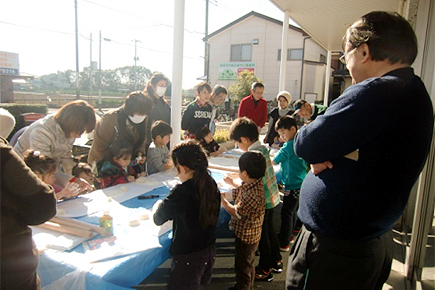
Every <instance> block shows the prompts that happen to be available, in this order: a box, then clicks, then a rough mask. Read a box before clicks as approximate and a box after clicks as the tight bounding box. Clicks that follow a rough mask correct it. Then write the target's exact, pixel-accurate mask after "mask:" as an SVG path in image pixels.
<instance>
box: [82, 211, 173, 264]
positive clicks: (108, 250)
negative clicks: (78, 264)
mask: <svg viewBox="0 0 435 290" xmlns="http://www.w3.org/2000/svg"><path fill="white" fill-rule="evenodd" d="M114 227H115V237H116V239H114V241H112V242H110V243H109V242H102V243H101V244H100V245H99V248H98V249H90V248H89V247H88V242H84V244H83V246H84V248H85V250H86V251H85V255H86V258H87V259H88V261H89V262H91V263H94V262H98V261H102V260H106V259H111V258H115V257H119V256H124V255H128V254H133V253H137V252H142V251H146V250H149V249H154V248H161V247H162V246H161V244H160V242H159V236H161V235H163V234H164V233H166V232H168V231H169V230H171V229H172V222H167V223H165V224H163V225H161V226H156V225H155V224H154V222H153V221H152V219H148V220H145V221H143V220H141V221H140V224H139V225H138V226H135V227H131V226H129V225H128V223H126V222H125V220H123V221H122V222H121V223H116V224H114Z"/></svg>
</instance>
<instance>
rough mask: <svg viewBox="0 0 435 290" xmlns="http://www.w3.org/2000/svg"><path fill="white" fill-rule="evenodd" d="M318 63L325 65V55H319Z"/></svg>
mask: <svg viewBox="0 0 435 290" xmlns="http://www.w3.org/2000/svg"><path fill="white" fill-rule="evenodd" d="M320 62H321V63H326V55H323V54H320Z"/></svg>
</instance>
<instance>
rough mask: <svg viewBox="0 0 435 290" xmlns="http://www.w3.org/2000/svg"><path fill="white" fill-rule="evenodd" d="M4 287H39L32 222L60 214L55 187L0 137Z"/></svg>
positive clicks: (0, 203) (2, 269) (0, 200)
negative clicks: (36, 172)
mask: <svg viewBox="0 0 435 290" xmlns="http://www.w3.org/2000/svg"><path fill="white" fill-rule="evenodd" d="M0 152H1V155H0V162H1V168H0V174H1V176H0V180H1V198H0V206H1V209H0V214H1V218H0V220H1V227H0V229H1V240H0V244H1V248H0V260H1V268H0V275H1V277H0V279H1V280H0V283H1V289H20V290H23V289H24V290H27V289H28V290H30V289H31V290H35V289H37V284H38V280H39V279H38V278H37V275H36V267H37V266H38V256H37V251H36V249H35V248H34V246H33V240H32V230H31V229H30V228H29V227H28V226H29V225H38V224H42V223H44V222H46V221H48V220H49V219H51V218H52V217H53V216H54V215H55V214H56V198H55V196H54V189H53V188H52V187H51V186H49V185H47V184H45V183H44V182H42V181H41V180H40V179H39V178H38V177H37V176H36V175H35V174H34V173H33V172H32V170H31V169H30V168H29V167H27V166H26V164H25V163H24V161H23V160H22V159H21V158H20V157H19V156H18V154H17V153H16V152H15V151H13V150H12V147H10V146H8V143H7V141H6V139H4V138H3V137H0Z"/></svg>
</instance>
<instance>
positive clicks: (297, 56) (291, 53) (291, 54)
mask: <svg viewBox="0 0 435 290" xmlns="http://www.w3.org/2000/svg"><path fill="white" fill-rule="evenodd" d="M302 54H303V51H302V49H287V60H301V59H302ZM280 60H281V49H278V61H280Z"/></svg>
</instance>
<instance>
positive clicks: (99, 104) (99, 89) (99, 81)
mask: <svg viewBox="0 0 435 290" xmlns="http://www.w3.org/2000/svg"><path fill="white" fill-rule="evenodd" d="M98 109H100V110H101V30H100V54H99V60H98Z"/></svg>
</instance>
